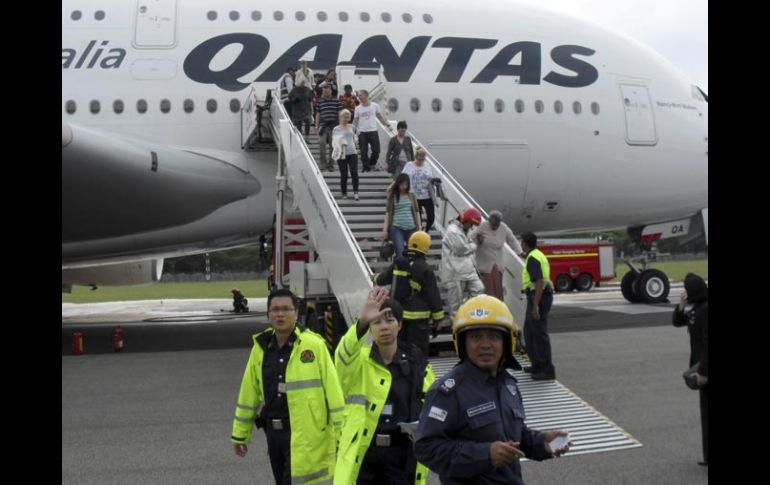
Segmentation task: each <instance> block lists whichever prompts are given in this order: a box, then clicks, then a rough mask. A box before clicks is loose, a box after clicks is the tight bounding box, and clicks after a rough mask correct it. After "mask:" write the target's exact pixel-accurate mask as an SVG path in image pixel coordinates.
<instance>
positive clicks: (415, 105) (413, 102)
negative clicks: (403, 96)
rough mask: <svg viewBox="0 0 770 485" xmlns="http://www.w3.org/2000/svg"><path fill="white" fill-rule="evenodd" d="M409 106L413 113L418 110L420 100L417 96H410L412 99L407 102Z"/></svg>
mask: <svg viewBox="0 0 770 485" xmlns="http://www.w3.org/2000/svg"><path fill="white" fill-rule="evenodd" d="M409 108H410V109H411V110H412V111H414V112H415V113H416V112H418V111H420V100H419V99H417V98H412V100H411V101H410V102H409Z"/></svg>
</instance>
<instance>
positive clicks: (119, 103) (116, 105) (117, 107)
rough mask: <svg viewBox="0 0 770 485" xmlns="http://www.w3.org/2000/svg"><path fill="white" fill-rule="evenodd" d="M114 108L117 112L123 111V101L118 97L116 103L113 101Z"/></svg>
mask: <svg viewBox="0 0 770 485" xmlns="http://www.w3.org/2000/svg"><path fill="white" fill-rule="evenodd" d="M112 109H113V111H115V112H116V113H117V114H120V113H122V112H123V101H121V100H119V99H116V100H115V102H114V103H112Z"/></svg>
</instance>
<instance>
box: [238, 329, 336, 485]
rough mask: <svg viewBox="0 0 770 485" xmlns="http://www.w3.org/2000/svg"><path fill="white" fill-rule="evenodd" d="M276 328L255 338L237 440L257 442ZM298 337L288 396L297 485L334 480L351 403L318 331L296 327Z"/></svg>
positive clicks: (288, 373) (288, 378)
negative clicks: (265, 376) (347, 403)
mask: <svg viewBox="0 0 770 485" xmlns="http://www.w3.org/2000/svg"><path fill="white" fill-rule="evenodd" d="M273 333H274V330H273V329H272V328H270V329H267V330H265V331H264V332H261V333H259V334H257V335H254V336H253V339H254V346H253V347H252V348H251V354H250V355H249V361H248V363H247V364H246V371H245V372H244V374H243V381H242V382H241V391H240V394H239V395H238V405H237V406H236V408H235V420H234V421H233V434H232V441H233V443H239V444H245V443H250V442H251V435H252V431H253V429H254V424H255V419H256V418H257V417H258V416H259V412H260V411H261V409H262V407H263V406H264V401H265V396H264V388H263V386H262V362H263V360H264V356H265V349H266V348H267V344H268V343H269V342H270V338H271V337H272V335H273ZM294 334H295V335H296V336H297V339H296V341H295V342H294V345H293V346H292V350H291V355H290V357H289V362H288V363H287V366H286V400H287V404H288V407H289V422H290V427H291V445H290V452H291V483H292V484H315V483H330V481H331V477H332V474H333V473H334V465H335V462H336V446H337V440H338V439H339V435H340V432H341V430H342V424H343V421H344V412H345V401H344V398H343V395H342V388H341V387H340V383H339V380H338V379H337V372H336V370H335V368H334V363H333V362H332V359H331V356H330V355H329V351H328V350H327V348H326V343H325V342H324V340H323V339H322V338H321V337H320V336H319V335H318V334H316V333H314V332H312V331H310V330H306V329H302V330H300V329H299V328H297V327H294Z"/></svg>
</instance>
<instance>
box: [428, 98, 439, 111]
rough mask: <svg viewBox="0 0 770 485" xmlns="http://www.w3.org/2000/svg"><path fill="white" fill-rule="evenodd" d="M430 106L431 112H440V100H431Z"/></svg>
mask: <svg viewBox="0 0 770 485" xmlns="http://www.w3.org/2000/svg"><path fill="white" fill-rule="evenodd" d="M430 106H431V108H433V111H435V112H436V113H438V112H439V111H441V100H440V99H438V98H433V102H431V104H430Z"/></svg>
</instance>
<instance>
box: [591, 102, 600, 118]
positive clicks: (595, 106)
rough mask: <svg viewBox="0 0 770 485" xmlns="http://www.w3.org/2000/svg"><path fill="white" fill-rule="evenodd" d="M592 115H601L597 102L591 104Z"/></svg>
mask: <svg viewBox="0 0 770 485" xmlns="http://www.w3.org/2000/svg"><path fill="white" fill-rule="evenodd" d="M591 113H593V114H595V115H598V114H599V103H597V102H596V101H594V102H593V103H591Z"/></svg>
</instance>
